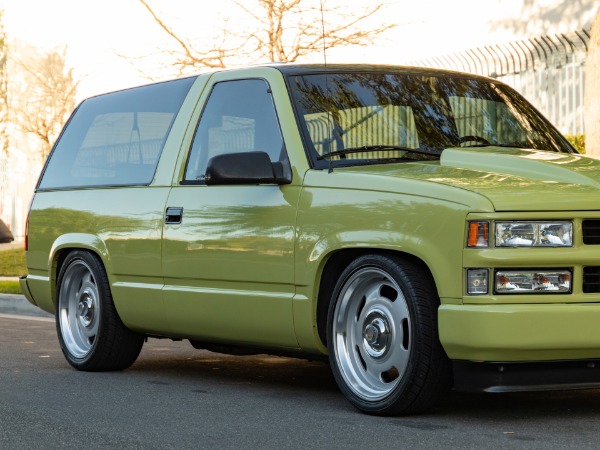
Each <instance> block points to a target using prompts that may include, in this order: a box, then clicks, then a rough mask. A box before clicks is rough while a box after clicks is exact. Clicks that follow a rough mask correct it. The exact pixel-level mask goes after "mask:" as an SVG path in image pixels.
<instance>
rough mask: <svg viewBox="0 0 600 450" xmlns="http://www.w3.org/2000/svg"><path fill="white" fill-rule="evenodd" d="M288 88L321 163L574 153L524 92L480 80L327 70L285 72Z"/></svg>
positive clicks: (312, 150) (314, 156)
mask: <svg viewBox="0 0 600 450" xmlns="http://www.w3.org/2000/svg"><path fill="white" fill-rule="evenodd" d="M289 85H290V90H291V93H292V99H293V102H294V106H295V108H296V112H297V116H298V119H299V122H300V127H301V129H302V130H303V133H304V136H305V142H306V144H307V147H308V153H309V155H310V157H311V159H312V162H313V166H314V167H318V168H321V167H327V166H329V165H334V166H336V165H356V164H373V163H380V162H388V161H393V162H397V161H414V160H419V161H422V160H437V159H439V156H440V154H441V153H442V151H443V150H444V149H446V148H449V147H490V146H509V147H520V148H532V149H538V150H547V151H557V152H573V149H572V147H571V146H570V145H569V144H568V143H567V142H566V140H565V139H564V138H563V137H562V136H561V135H560V133H558V131H556V129H555V128H554V127H553V126H552V125H551V124H550V123H549V122H548V121H547V120H546V119H544V118H543V117H541V116H540V115H539V113H537V112H536V111H535V109H534V108H533V107H532V106H531V105H530V104H529V103H527V101H526V100H525V99H523V97H521V96H520V95H519V94H517V93H516V92H515V91H514V90H512V89H511V88H509V87H507V86H506V85H504V84H501V83H495V82H493V81H487V80H485V79H479V78H477V79H470V78H467V77H462V76H437V75H436V76H429V75H421V74H402V73H331V74H327V75H325V74H309V75H294V76H290V77H289ZM411 149H412V150H413V151H411Z"/></svg>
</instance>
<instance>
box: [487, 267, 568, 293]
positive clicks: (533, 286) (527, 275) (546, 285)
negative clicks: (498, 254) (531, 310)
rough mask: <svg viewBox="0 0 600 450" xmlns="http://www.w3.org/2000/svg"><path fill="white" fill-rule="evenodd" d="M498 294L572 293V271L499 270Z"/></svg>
mask: <svg viewBox="0 0 600 450" xmlns="http://www.w3.org/2000/svg"><path fill="white" fill-rule="evenodd" d="M494 289H495V292H496V293H497V294H537V293H546V294H552V293H554V294H564V293H570V292H571V271H570V270H498V271H497V272H496V274H495V283H494Z"/></svg>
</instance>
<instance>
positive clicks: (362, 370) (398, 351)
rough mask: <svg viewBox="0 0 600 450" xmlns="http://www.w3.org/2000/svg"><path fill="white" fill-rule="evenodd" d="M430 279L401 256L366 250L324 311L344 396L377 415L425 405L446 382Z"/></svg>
mask: <svg viewBox="0 0 600 450" xmlns="http://www.w3.org/2000/svg"><path fill="white" fill-rule="evenodd" d="M438 306H439V299H438V297H437V293H436V291H435V289H434V288H433V281H432V280H431V279H430V277H429V276H428V275H427V274H426V273H425V272H424V270H422V269H420V268H417V267H416V266H413V265H411V264H409V263H407V262H405V261H403V260H401V259H397V258H394V257H388V256H383V255H365V256H361V257H359V258H357V259H356V260H354V261H353V262H352V263H351V264H350V265H349V266H348V267H347V268H346V270H344V272H343V273H342V275H341V276H340V278H339V281H338V282H337V284H336V287H335V289H334V292H333V298H332V301H331V304H330V308H329V316H328V334H327V338H328V347H329V360H330V363H331V367H332V371H333V375H334V377H335V379H336V382H337V384H338V386H339V387H340V390H341V391H342V393H343V394H344V395H345V396H346V398H347V399H348V400H349V401H350V402H351V403H352V404H353V405H354V406H355V407H357V408H358V409H360V410H362V411H364V412H367V413H370V414H378V415H397V414H406V413H416V412H422V411H424V410H426V409H428V408H430V407H431V406H433V404H435V402H436V401H437V400H438V399H439V397H440V396H441V395H443V394H444V393H445V392H446V390H447V389H448V388H449V386H450V383H451V371H450V362H449V360H448V358H447V356H446V354H445V353H444V350H443V349H442V346H441V344H440V342H439V338H438V332H437V307H438Z"/></svg>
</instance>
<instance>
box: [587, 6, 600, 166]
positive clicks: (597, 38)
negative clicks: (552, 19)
mask: <svg viewBox="0 0 600 450" xmlns="http://www.w3.org/2000/svg"><path fill="white" fill-rule="evenodd" d="M584 118H585V152H586V154H589V155H600V12H598V14H597V15H596V19H595V20H594V24H593V25H592V32H591V37H590V43H589V47H588V56H587V61H586V63H585V102H584Z"/></svg>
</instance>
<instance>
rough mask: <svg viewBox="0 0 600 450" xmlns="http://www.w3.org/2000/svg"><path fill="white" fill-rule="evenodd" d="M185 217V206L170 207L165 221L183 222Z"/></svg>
mask: <svg viewBox="0 0 600 450" xmlns="http://www.w3.org/2000/svg"><path fill="white" fill-rule="evenodd" d="M182 218H183V208H179V207H175V208H174V207H171V206H170V207H168V208H167V212H166V213H165V223H170V224H177V223H181V219H182Z"/></svg>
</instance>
